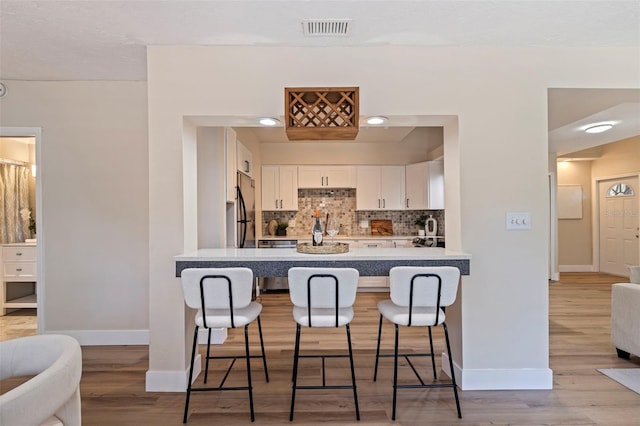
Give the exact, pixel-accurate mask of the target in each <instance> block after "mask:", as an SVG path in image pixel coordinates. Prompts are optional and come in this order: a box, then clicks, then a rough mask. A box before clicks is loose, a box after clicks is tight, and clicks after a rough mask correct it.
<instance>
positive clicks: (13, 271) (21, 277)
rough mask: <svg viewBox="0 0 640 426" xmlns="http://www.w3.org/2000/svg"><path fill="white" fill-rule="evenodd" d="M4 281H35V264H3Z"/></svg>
mask: <svg viewBox="0 0 640 426" xmlns="http://www.w3.org/2000/svg"><path fill="white" fill-rule="evenodd" d="M3 276H4V280H5V281H36V263H35V262H4V270H3Z"/></svg>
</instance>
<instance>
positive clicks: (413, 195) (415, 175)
mask: <svg viewBox="0 0 640 426" xmlns="http://www.w3.org/2000/svg"><path fill="white" fill-rule="evenodd" d="M428 167H429V166H428V165H427V162H426V161H425V162H423V163H416V164H407V165H406V166H405V176H406V182H407V183H406V191H407V194H406V195H407V199H406V202H405V205H404V207H405V208H406V209H407V210H426V209H427V208H428V207H427V205H428V198H427V192H428V190H427V185H428V180H429V171H428Z"/></svg>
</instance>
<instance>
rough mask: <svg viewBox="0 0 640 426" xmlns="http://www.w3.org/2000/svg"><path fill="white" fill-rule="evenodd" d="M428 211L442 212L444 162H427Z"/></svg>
mask: <svg viewBox="0 0 640 426" xmlns="http://www.w3.org/2000/svg"><path fill="white" fill-rule="evenodd" d="M427 164H428V165H429V185H428V186H427V188H428V193H427V196H428V200H429V201H428V204H427V208H428V209H429V210H444V161H429V162H428V163H427Z"/></svg>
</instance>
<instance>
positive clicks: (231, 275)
mask: <svg viewBox="0 0 640 426" xmlns="http://www.w3.org/2000/svg"><path fill="white" fill-rule="evenodd" d="M182 288H183V290H184V300H185V303H186V304H187V306H189V307H190V308H193V309H197V310H198V312H197V313H196V317H195V323H196V325H195V328H194V332H193V348H192V350H191V365H190V367H189V381H188V383H187V398H186V401H185V404H184V416H183V419H182V422H183V423H186V422H187V414H188V410H189V399H190V397H191V392H192V391H193V392H195V391H199V392H202V391H229V390H247V391H249V408H250V413H251V421H252V422H253V421H254V420H255V416H254V412H253V388H252V385H251V358H262V363H263V365H264V375H265V379H266V381H267V382H268V381H269V372H268V370H267V359H266V357H265V355H264V342H263V340H262V324H261V323H260V312H261V311H262V305H261V304H259V303H257V302H252V301H251V295H252V289H253V272H252V271H251V269H249V268H189V269H185V270H183V271H182ZM256 319H257V320H258V332H259V334H260V348H261V349H262V355H261V356H260V355H254V356H251V355H250V353H249V332H248V328H249V324H251V323H252V322H253V321H254V320H256ZM243 326H244V344H245V354H244V355H239V356H210V349H211V329H212V328H237V327H243ZM200 327H204V328H205V329H208V330H209V338H208V342H207V358H206V367H205V376H204V383H205V384H206V383H207V378H208V377H207V376H208V373H209V360H210V359H232V360H233V361H232V362H231V365H229V368H228V369H227V372H226V374H225V375H224V377H223V378H222V381H221V382H220V384H219V385H218V387H199V388H194V387H192V380H193V363H194V360H195V356H196V350H197V347H198V329H199V328H200ZM238 358H240V359H245V360H246V362H247V386H233V387H232V386H227V387H225V386H224V383H225V381H226V380H227V377H228V375H229V373H230V372H231V369H232V368H233V365H234V364H235V362H236V359H238Z"/></svg>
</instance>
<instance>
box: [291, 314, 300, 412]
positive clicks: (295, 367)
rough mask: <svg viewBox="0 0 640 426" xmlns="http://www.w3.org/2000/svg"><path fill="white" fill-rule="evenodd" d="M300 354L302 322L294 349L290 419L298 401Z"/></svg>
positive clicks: (297, 327)
mask: <svg viewBox="0 0 640 426" xmlns="http://www.w3.org/2000/svg"><path fill="white" fill-rule="evenodd" d="M299 355H300V324H296V347H295V348H294V351H293V377H292V378H291V380H292V382H293V386H292V387H291V412H290V413H289V421H290V422H291V421H293V408H294V407H295V403H296V387H297V386H298V359H299Z"/></svg>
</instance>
